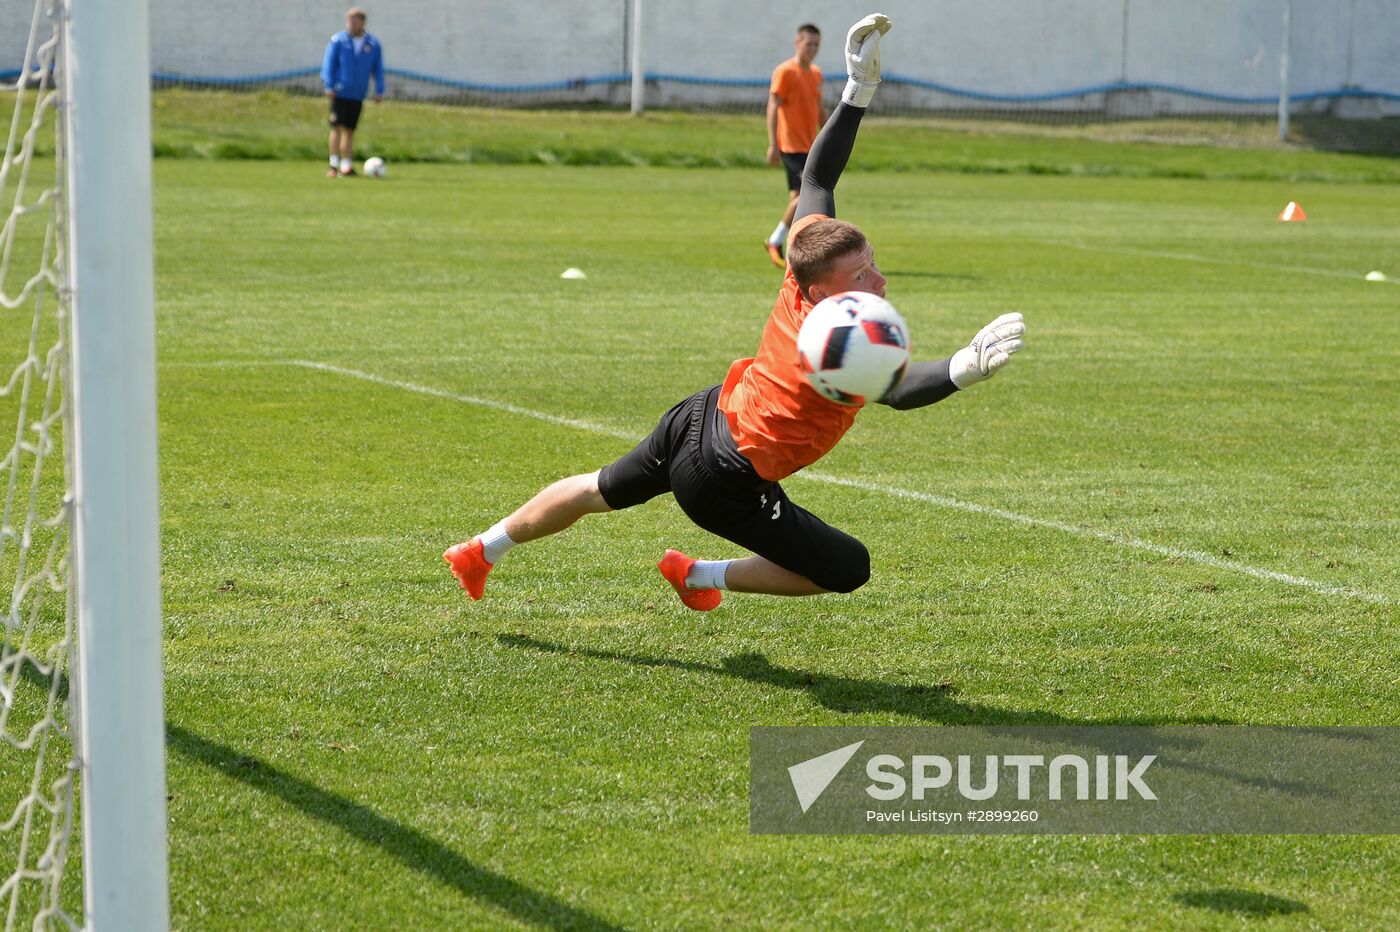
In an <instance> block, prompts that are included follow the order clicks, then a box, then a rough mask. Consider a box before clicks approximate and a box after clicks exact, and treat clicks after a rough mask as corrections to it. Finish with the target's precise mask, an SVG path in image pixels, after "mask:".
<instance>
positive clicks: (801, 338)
mask: <svg viewBox="0 0 1400 932" xmlns="http://www.w3.org/2000/svg"><path fill="white" fill-rule="evenodd" d="M797 356H798V360H797V362H798V365H799V366H801V368H802V373H803V375H805V376H807V381H808V382H810V383H811V384H812V387H813V388H815V389H816V390H817V391H818V392H820V393H821V394H822V395H823V396H824V397H826V398H830V399H831V400H832V401H834V402H836V403H838V404H843V405H863V404H865V403H866V402H867V401H876V400H878V399H880V398H882V397H884V394H885V393H886V392H888V391H889V390H890V389H891V388H893V387H894V386H895V385H896V384H898V382H899V380H900V379H901V378H903V377H904V367H905V366H907V365H908V364H909V327H908V326H907V325H906V324H905V323H904V318H903V317H900V316H899V312H898V311H896V310H895V309H894V307H893V306H892V305H891V304H890V303H889V302H888V301H886V300H885V299H884V298H881V297H879V296H878V295H873V294H866V293H865V292H863V291H848V292H846V293H845V294H838V295H833V296H832V297H830V298H827V299H826V300H824V301H822V302H821V303H820V304H818V305H817V306H816V307H814V308H812V310H811V312H810V313H808V315H807V319H806V320H804V321H803V322H802V329H801V330H800V331H798V334H797Z"/></svg>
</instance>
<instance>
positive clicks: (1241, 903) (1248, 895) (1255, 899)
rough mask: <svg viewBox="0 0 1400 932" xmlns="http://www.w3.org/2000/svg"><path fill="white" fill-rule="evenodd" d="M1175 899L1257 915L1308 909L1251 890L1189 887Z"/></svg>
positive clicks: (1217, 909)
mask: <svg viewBox="0 0 1400 932" xmlns="http://www.w3.org/2000/svg"><path fill="white" fill-rule="evenodd" d="M1172 899H1174V900H1176V901H1177V902H1178V903H1180V904H1182V905H1183V906H1192V907H1195V908H1197V909H1209V910H1213V911H1215V912H1217V913H1235V914H1236V915H1239V916H1251V917H1257V918H1263V917H1265V916H1287V915H1289V914H1291V913H1306V912H1308V904H1306V903H1300V902H1299V901H1297V900H1289V899H1285V898H1284V897H1281V896H1273V895H1272V894H1269V893H1254V892H1253V891H1250V890H1188V891H1186V892H1185V893H1178V894H1176V895H1175V896H1173V897H1172Z"/></svg>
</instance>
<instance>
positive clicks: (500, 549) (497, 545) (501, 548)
mask: <svg viewBox="0 0 1400 932" xmlns="http://www.w3.org/2000/svg"><path fill="white" fill-rule="evenodd" d="M477 540H479V541H481V555H482V556H483V557H485V558H486V562H487V563H499V562H501V557H503V556H505V555H506V551H507V550H509V549H510V548H512V547H514V546H515V541H513V540H511V539H510V535H509V534H507V533H506V523H505V522H504V521H497V522H496V523H495V524H493V525H491V527H490V528H489V529H488V530H487V531H486V532H485V533H483V534H479V535H477Z"/></svg>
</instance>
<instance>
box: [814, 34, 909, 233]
mask: <svg viewBox="0 0 1400 932" xmlns="http://www.w3.org/2000/svg"><path fill="white" fill-rule="evenodd" d="M889 30H890V20H889V17H887V16H885V14H883V13H871V14H870V15H869V16H867V17H865V18H864V19H862V20H861V21H860V22H858V23H856V24H855V25H854V26H852V27H851V30H850V32H848V33H847V34H846V73H847V74H848V75H849V78H848V79H847V81H846V90H845V91H844V92H843V93H842V94H841V102H840V103H839V104H837V105H836V109H835V110H834V111H832V114H831V118H830V119H829V120H827V121H826V125H825V126H823V127H822V131H821V132H820V133H818V134H817V139H816V142H814V143H812V149H811V151H810V152H808V153H807V167H806V168H805V169H803V171H802V189H801V192H800V193H799V194H798V197H797V213H796V214H795V215H794V217H793V220H794V222H795V221H796V220H800V219H801V218H803V217H805V216H808V215H809V214H823V215H825V216H828V217H834V216H836V197H835V195H834V194H833V193H832V192H834V191H835V190H836V182H837V181H838V180H839V179H840V178H841V172H843V171H845V169H846V162H847V160H849V159H850V157H851V149H852V148H854V146H855V144H856V132H857V130H859V129H860V118H861V117H862V116H864V115H865V108H866V107H868V106H869V105H870V100H871V98H872V97H874V96H875V88H876V87H878V86H879V84H880V37H881V36H883V35H884V34H885V33H887V32H889Z"/></svg>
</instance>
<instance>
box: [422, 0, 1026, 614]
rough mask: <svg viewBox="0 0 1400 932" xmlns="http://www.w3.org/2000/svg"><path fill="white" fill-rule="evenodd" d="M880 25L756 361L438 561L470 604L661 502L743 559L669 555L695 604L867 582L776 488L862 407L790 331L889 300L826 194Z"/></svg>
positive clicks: (928, 389) (981, 352)
mask: <svg viewBox="0 0 1400 932" xmlns="http://www.w3.org/2000/svg"><path fill="white" fill-rule="evenodd" d="M888 29H889V20H888V19H887V18H886V17H885V16H884V15H883V14H879V13H872V14H871V15H869V16H867V17H865V18H864V19H862V20H861V21H860V22H858V23H856V24H855V25H854V26H852V27H851V31H850V33H849V34H848V35H847V37H846V67H847V70H848V73H849V74H850V79H849V81H848V82H847V84H846V89H845V93H844V94H843V95H842V102H841V103H840V104H839V105H838V106H837V107H836V110H835V112H834V113H833V114H832V116H831V119H830V120H829V121H828V122H827V124H826V126H825V127H824V128H823V129H822V132H821V134H820V135H819V136H818V137H817V140H816V143H815V144H814V145H813V147H812V151H811V157H810V158H809V159H808V161H807V167H806V169H805V171H804V173H803V176H802V187H801V196H800V197H799V199H798V206H797V214H796V215H797V217H798V219H797V221H796V222H795V224H794V227H793V234H792V237H791V240H790V249H789V253H788V270H787V275H786V276H785V277H784V279H783V286H782V290H781V291H780V292H779V294H778V300H777V303H776V304H775V305H774V307H773V313H772V315H771V316H770V317H769V318H768V324H767V326H766V327H765V328H764V331H763V337H762V339H761V341H760V343H759V348H758V354H757V356H755V357H754V358H752V359H741V360H739V361H737V362H735V363H734V365H733V366H731V367H730V370H729V375H728V377H727V378H726V379H725V381H724V384H723V385H714V386H711V387H710V388H707V389H704V390H702V391H699V392H697V393H695V394H694V395H692V396H690V397H689V398H687V399H685V400H683V401H681V402H679V403H678V404H676V405H675V406H674V407H672V408H671V409H670V410H669V411H667V412H666V413H665V414H664V415H662V417H661V420H660V422H659V423H658V424H657V425H656V429H655V430H653V431H652V433H651V436H649V437H647V438H646V439H645V440H643V441H642V442H641V443H639V444H638V445H637V446H636V448H634V449H633V450H632V451H631V452H630V453H628V454H627V455H625V456H623V457H622V458H621V459H619V460H617V461H616V462H614V463H612V464H610V465H608V466H605V467H603V468H602V469H601V470H598V471H597V472H592V473H586V474H583V475H577V476H570V477H569V478H567V479H560V480H559V481H558V482H555V483H554V484H552V485H550V486H548V487H546V488H545V489H543V490H542V491H541V492H539V493H538V494H537V495H535V497H534V498H532V499H530V500H529V501H528V502H526V503H525V504H524V505H522V506H521V507H520V508H518V509H517V510H516V511H515V512H514V513H512V514H511V515H509V516H508V517H506V518H505V519H504V520H502V521H499V522H497V523H496V524H495V525H493V526H492V527H491V528H489V529H488V530H487V531H485V532H484V533H482V534H480V535H478V536H476V537H473V538H471V539H470V540H466V541H463V542H462V543H460V544H456V545H454V546H453V547H450V548H448V550H447V552H446V553H444V554H443V559H445V560H446V561H447V562H448V564H449V565H450V566H451V567H452V572H453V574H454V575H456V577H457V579H458V581H459V582H460V583H461V584H462V588H464V589H466V590H467V593H468V594H469V595H470V596H471V597H472V598H473V599H479V598H481V596H482V592H483V589H484V587H485V584H486V574H487V573H489V572H490V570H491V568H492V567H493V566H494V565H495V563H496V562H497V561H498V560H500V559H501V557H502V556H504V555H505V553H506V552H507V551H508V550H510V548H512V547H514V546H515V545H516V544H520V543H524V542H526V541H531V540H536V539H538V538H541V537H545V536H547V535H549V534H554V533H557V532H559V531H562V530H564V529H565V528H567V527H569V526H570V525H571V524H573V523H574V522H575V521H577V520H578V519H579V518H582V517H583V516H584V515H587V514H596V513H599V512H606V511H613V510H615V509H619V508H629V507H631V506H633V505H639V504H641V503H642V502H645V501H649V500H650V499H652V498H655V497H656V496H658V495H662V494H664V493H667V492H670V493H671V494H672V495H674V496H675V499H676V502H677V504H679V505H680V506H681V508H682V510H684V511H685V513H686V515H687V516H688V517H689V518H690V519H691V520H692V521H694V522H695V523H696V524H698V525H699V526H700V527H702V528H704V529H705V530H707V531H710V532H712V533H714V534H717V535H719V536H720V537H723V538H725V539H726V540H729V541H732V542H733V543H736V544H738V545H739V546H741V547H744V548H746V549H748V550H750V551H752V553H753V555H752V556H749V557H744V558H741V559H735V560H714V561H701V560H692V559H691V558H689V557H687V556H686V555H684V554H682V553H680V552H678V551H675V550H668V551H666V554H665V556H664V557H663V558H662V559H661V562H660V563H658V564H657V566H658V568H659V569H660V570H661V574H662V576H664V577H665V579H666V580H667V581H668V582H669V583H670V584H671V586H672V587H673V588H674V589H675V591H676V593H677V595H679V596H680V598H681V601H682V602H683V603H684V604H685V605H686V606H688V607H690V608H693V609H696V610H699V611H708V610H710V609H712V608H714V607H715V606H717V605H718V604H719V602H720V598H721V592H722V590H725V589H729V590H732V591H736V592H760V593H768V594H772V595H815V594H817V593H823V592H851V591H853V590H855V589H857V588H859V587H860V586H862V585H864V584H865V582H866V581H867V580H868V579H869V577H870V554H869V552H868V551H867V550H866V548H865V545H864V544H862V543H861V542H860V541H858V540H856V539H855V538H854V537H852V536H850V535H849V534H846V533H845V532H843V531H840V530H838V529H837V528H834V527H832V526H830V525H829V524H827V523H825V522H824V521H822V520H821V519H820V518H818V517H817V516H816V515H814V514H812V513H811V512H809V511H807V510H806V509H804V508H802V507H801V506H799V505H797V504H795V503H794V502H792V501H791V500H790V499H789V498H788V497H787V493H786V492H785V491H784V490H783V487H782V485H781V484H780V482H781V480H782V479H785V478H787V477H788V476H790V475H792V474H793V473H794V472H796V471H798V470H799V469H802V468H803V467H804V466H807V465H810V464H811V463H813V462H815V461H816V460H817V459H819V458H820V457H821V456H823V455H824V454H825V453H826V452H827V451H828V450H830V449H831V448H832V447H833V446H835V445H836V442H837V441H838V440H840V439H841V437H842V435H843V434H845V432H846V430H847V429H848V428H849V427H850V426H851V424H852V422H854V420H855V417H856V414H857V413H858V412H859V410H860V407H859V406H853V405H842V404H838V403H837V402H835V401H831V400H829V399H827V398H825V397H824V396H822V395H821V394H820V393H818V392H817V390H816V389H814V388H812V386H811V385H810V384H808V382H807V380H806V378H805V377H804V376H803V374H802V372H801V370H800V368H799V365H798V354H797V332H798V329H799V328H800V327H801V325H802V321H803V319H804V318H805V317H806V315H807V313H808V312H809V311H810V310H811V309H812V306H813V305H814V304H816V303H818V302H820V301H821V300H822V299H824V298H827V297H830V296H832V295H836V294H841V293H843V292H847V291H866V292H871V293H873V294H877V295H880V296H881V297H884V294H885V278H884V276H883V275H881V274H880V270H879V268H878V267H877V266H876V264H875V252H874V249H873V248H872V247H871V245H870V243H869V241H868V240H866V238H865V235H864V234H863V233H861V232H860V230H858V229H856V228H855V227H854V226H852V225H851V224H849V223H846V222H844V221H841V220H836V219H835V213H836V202H835V199H834V197H833V196H832V191H833V189H834V188H835V186H836V182H837V179H838V178H840V176H841V171H842V170H843V169H844V168H845V166H846V160H847V158H848V157H849V156H850V153H851V148H852V146H853V145H854V143H855V138H856V131H857V129H858V128H859V126H860V120H861V116H862V115H863V114H864V113H865V108H866V106H868V105H869V103H870V99H871V98H872V97H873V96H874V93H875V88H876V86H877V85H878V84H879V82H880V60H879V49H880V37H881V35H883V34H884V33H885V32H886V31H887V30H888ZM1024 332H1025V326H1024V324H1023V323H1022V321H1021V315H1020V314H1005V315H1002V316H1001V317H999V318H997V319H996V320H994V321H993V322H992V323H990V324H988V325H987V326H986V327H984V328H982V330H981V331H980V332H979V333H978V334H977V336H976V337H975V338H974V339H973V340H972V342H971V343H970V344H969V345H968V346H966V347H963V348H962V349H960V350H958V351H957V352H956V353H954V354H953V355H952V356H951V357H949V358H947V359H942V360H938V361H936V362H916V363H911V364H910V365H909V366H908V368H907V370H906V372H905V375H904V378H903V379H902V380H901V381H900V382H899V383H898V384H897V385H896V386H895V387H894V388H892V389H891V390H890V391H888V392H887V393H886V394H885V396H884V397H883V398H880V399H878V401H879V403H881V404H885V405H889V406H891V407H894V408H897V409H901V410H902V409H909V408H917V407H922V406H924V405H928V404H933V403H934V402H936V401H941V400H942V399H944V398H946V397H948V396H949V395H951V394H952V393H953V392H955V391H958V390H959V389H963V388H966V387H968V386H969V385H972V384H974V383H976V382H979V381H981V380H983V379H985V378H987V377H988V376H990V375H992V374H993V373H995V372H996V371H997V370H998V369H1000V368H1001V367H1002V366H1004V365H1005V364H1006V362H1007V361H1008V360H1009V359H1010V356H1011V354H1012V353H1015V352H1016V351H1017V350H1019V349H1020V348H1021V345H1022V341H1021V336H1022V334H1023V333H1024Z"/></svg>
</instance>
